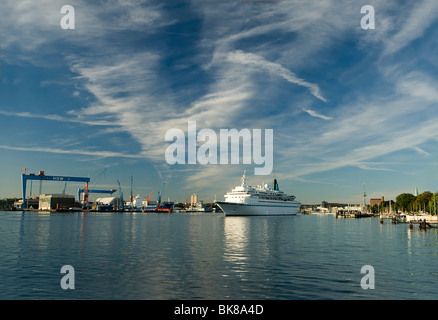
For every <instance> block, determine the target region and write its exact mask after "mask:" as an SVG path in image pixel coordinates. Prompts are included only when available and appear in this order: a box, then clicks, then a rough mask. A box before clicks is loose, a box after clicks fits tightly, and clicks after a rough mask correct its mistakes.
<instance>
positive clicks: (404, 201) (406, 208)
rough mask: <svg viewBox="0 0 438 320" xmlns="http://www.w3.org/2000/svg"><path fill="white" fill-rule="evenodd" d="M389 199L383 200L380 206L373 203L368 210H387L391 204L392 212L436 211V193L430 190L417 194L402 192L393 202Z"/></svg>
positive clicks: (434, 212)
mask: <svg viewBox="0 0 438 320" xmlns="http://www.w3.org/2000/svg"><path fill="white" fill-rule="evenodd" d="M390 201H391V204H390ZM390 201H383V202H382V203H381V204H380V206H378V205H374V206H373V207H372V208H370V210H371V211H372V212H385V211H388V212H389V207H390V205H391V208H392V210H393V211H394V212H425V213H429V214H436V212H437V194H436V193H432V192H430V191H425V192H423V193H422V194H419V195H418V196H414V195H413V194H411V193H402V194H399V195H398V196H397V197H396V198H395V202H394V201H392V200H390Z"/></svg>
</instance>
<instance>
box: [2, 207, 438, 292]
mask: <svg viewBox="0 0 438 320" xmlns="http://www.w3.org/2000/svg"><path fill="white" fill-rule="evenodd" d="M0 235H1V242H0V259H1V260H0V299H3V300H4V299H105V300H107V299H147V300H171V299H172V300H175V299H185V300H197V299H198V300H201V299H202V300H211V299H215V300H216V299H219V300H237V299H239V300H240V299H251V300H268V299H269V300H271V299H273V300H282V299H286V300H301V299H312V300H316V299H318V300H319V299H335V300H340V299H342V300H343V299H358V300H362V299H376V300H382V299H437V298H438V233H437V229H428V230H421V229H419V228H418V226H416V227H415V228H413V229H410V228H409V226H408V225H407V224H396V225H394V224H391V223H389V222H388V223H384V224H380V222H379V219H378V218H362V219H336V218H335V217H334V216H333V215H297V216H286V217H284V216H283V217H281V216H279V217H225V216H224V215H223V214H218V213H215V214H212V213H203V214H197V213H194V214H189V213H172V214H157V213H149V214H144V213H42V212H19V211H18V212H4V211H0ZM66 265H68V266H71V267H72V268H73V269H74V274H73V273H70V274H68V273H66V272H64V273H61V268H62V267H63V266H66ZM363 266H371V267H372V269H373V273H371V272H370V273H361V269H362V267H363ZM67 275H70V276H73V278H71V279H73V280H72V281H71V282H70V284H72V283H73V284H74V289H73V288H70V289H63V288H62V286H61V282H62V280H63V278H64V277H65V276H67ZM371 276H373V278H370V277H371ZM365 278H367V279H368V282H367V283H368V284H370V283H371V282H372V283H373V285H374V289H373V288H370V287H368V289H366V288H363V286H362V283H363V280H364V279H365Z"/></svg>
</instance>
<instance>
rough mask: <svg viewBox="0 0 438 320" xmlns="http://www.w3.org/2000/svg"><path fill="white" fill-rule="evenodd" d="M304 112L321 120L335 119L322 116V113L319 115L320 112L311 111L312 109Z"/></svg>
mask: <svg viewBox="0 0 438 320" xmlns="http://www.w3.org/2000/svg"><path fill="white" fill-rule="evenodd" d="M303 111H304V112H306V113H308V114H309V115H311V116H312V117H315V118H321V119H324V120H332V119H333V117H327V116H325V115H322V114H320V113H318V112H316V111H314V110H311V109H303Z"/></svg>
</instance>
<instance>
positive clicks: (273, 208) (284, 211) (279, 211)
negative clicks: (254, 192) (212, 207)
mask: <svg viewBox="0 0 438 320" xmlns="http://www.w3.org/2000/svg"><path fill="white" fill-rule="evenodd" d="M216 204H217V205H218V206H219V207H220V208H221V209H222V211H223V212H224V213H225V215H226V216H282V215H296V214H298V212H299V210H300V203H297V202H295V203H279V204H269V205H267V204H244V203H233V202H225V201H216Z"/></svg>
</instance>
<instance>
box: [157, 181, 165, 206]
mask: <svg viewBox="0 0 438 320" xmlns="http://www.w3.org/2000/svg"><path fill="white" fill-rule="evenodd" d="M165 186H166V180H164V181H163V186H162V187H161V190H160V191H158V198H157V207H156V209H158V208H159V207H160V205H161V197H162V196H163V193H164V187H165Z"/></svg>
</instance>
